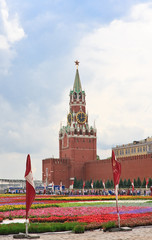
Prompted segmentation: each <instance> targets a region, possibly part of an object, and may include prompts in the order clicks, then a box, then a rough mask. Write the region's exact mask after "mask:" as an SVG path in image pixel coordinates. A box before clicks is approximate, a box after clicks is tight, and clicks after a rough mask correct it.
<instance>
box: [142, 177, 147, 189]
mask: <svg viewBox="0 0 152 240" xmlns="http://www.w3.org/2000/svg"><path fill="white" fill-rule="evenodd" d="M142 187H143V188H145V187H146V179H145V178H144V180H143V182H142Z"/></svg>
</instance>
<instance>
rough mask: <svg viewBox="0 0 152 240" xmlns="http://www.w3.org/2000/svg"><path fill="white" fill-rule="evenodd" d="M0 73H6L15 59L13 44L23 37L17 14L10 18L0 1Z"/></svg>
mask: <svg viewBox="0 0 152 240" xmlns="http://www.w3.org/2000/svg"><path fill="white" fill-rule="evenodd" d="M0 20H1V21H0V28H1V32H0V65H1V68H0V73H3V74H6V73H8V69H9V67H10V64H11V61H12V59H13V58H14V57H15V50H14V49H13V44H14V43H16V42H17V41H20V40H21V39H22V38H24V37H25V32H24V30H23V28H22V27H21V26H20V23H19V18H18V14H17V13H15V14H14V15H13V16H10V14H9V9H8V6H7V3H6V1H5V0H0Z"/></svg>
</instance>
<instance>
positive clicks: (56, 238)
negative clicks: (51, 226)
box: [0, 226, 152, 240]
mask: <svg viewBox="0 0 152 240" xmlns="http://www.w3.org/2000/svg"><path fill="white" fill-rule="evenodd" d="M39 236H40V240H67V239H68V240H151V239H152V226H147V227H137V228H134V229H133V230H132V231H129V232H128V231H127V232H113V233H110V232H103V231H99V230H96V231H88V232H85V233H83V234H74V233H50V234H49V233H45V234H39ZM2 239H3V240H12V239H14V238H13V235H8V236H0V240H2Z"/></svg>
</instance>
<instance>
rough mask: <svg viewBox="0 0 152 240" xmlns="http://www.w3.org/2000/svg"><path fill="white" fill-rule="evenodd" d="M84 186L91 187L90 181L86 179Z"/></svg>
mask: <svg viewBox="0 0 152 240" xmlns="http://www.w3.org/2000/svg"><path fill="white" fill-rule="evenodd" d="M85 188H87V189H89V188H91V182H90V181H86V183H85Z"/></svg>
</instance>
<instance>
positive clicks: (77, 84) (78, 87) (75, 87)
mask: <svg viewBox="0 0 152 240" xmlns="http://www.w3.org/2000/svg"><path fill="white" fill-rule="evenodd" d="M75 65H76V75H75V80H74V85H73V90H74V91H76V92H77V93H79V92H81V91H82V87H81V81H80V77H79V71H78V66H79V61H78V60H76V61H75Z"/></svg>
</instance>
